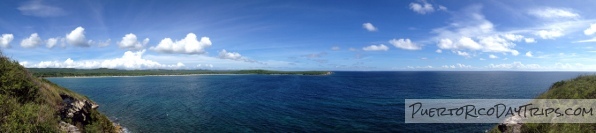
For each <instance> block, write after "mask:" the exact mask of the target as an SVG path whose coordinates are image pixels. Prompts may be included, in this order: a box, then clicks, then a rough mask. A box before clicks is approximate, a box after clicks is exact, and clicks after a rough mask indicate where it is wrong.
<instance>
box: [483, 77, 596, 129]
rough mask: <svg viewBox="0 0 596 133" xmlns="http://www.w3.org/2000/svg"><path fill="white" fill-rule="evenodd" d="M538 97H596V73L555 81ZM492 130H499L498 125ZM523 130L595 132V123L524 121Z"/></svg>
mask: <svg viewBox="0 0 596 133" xmlns="http://www.w3.org/2000/svg"><path fill="white" fill-rule="evenodd" d="M536 99H596V75H584V76H579V77H577V78H574V79H570V80H564V81H559V82H556V83H554V84H553V85H552V86H551V87H550V89H548V91H546V92H544V93H542V94H540V95H539V96H538V97H536ZM491 132H495V133H497V132H499V130H498V129H497V127H495V128H493V129H492V130H491ZM521 132H531V133H559V132H569V133H587V132H590V133H593V132H596V124H595V123H524V124H523V125H522V126H521Z"/></svg>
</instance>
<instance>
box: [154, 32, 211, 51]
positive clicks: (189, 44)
mask: <svg viewBox="0 0 596 133" xmlns="http://www.w3.org/2000/svg"><path fill="white" fill-rule="evenodd" d="M209 46H211V41H210V40H209V38H208V37H201V40H200V41H199V40H197V35H195V34H194V33H188V34H187V35H186V37H185V38H184V39H182V40H177V41H176V42H174V41H172V39H170V38H165V39H163V40H161V42H159V44H157V46H156V47H151V48H149V49H151V50H155V51H157V52H162V53H179V54H203V53H205V48H206V47H209Z"/></svg>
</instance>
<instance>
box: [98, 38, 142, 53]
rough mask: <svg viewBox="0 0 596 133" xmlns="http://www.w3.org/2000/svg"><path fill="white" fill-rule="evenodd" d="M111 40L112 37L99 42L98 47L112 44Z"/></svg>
mask: <svg viewBox="0 0 596 133" xmlns="http://www.w3.org/2000/svg"><path fill="white" fill-rule="evenodd" d="M110 42H112V39H108V40H106V41H103V42H98V43H97V46H98V47H106V46H108V45H110ZM137 50H140V49H137Z"/></svg>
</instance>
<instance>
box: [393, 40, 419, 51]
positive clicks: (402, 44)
mask: <svg viewBox="0 0 596 133" xmlns="http://www.w3.org/2000/svg"><path fill="white" fill-rule="evenodd" d="M389 43H390V44H392V45H393V46H395V47H396V48H401V49H405V50H420V49H421V47H420V46H418V45H416V44H415V43H412V41H410V39H407V38H406V39H399V40H396V39H393V40H389Z"/></svg>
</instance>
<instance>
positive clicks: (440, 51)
mask: <svg viewBox="0 0 596 133" xmlns="http://www.w3.org/2000/svg"><path fill="white" fill-rule="evenodd" d="M435 52H437V53H443V50H441V49H437V50H435Z"/></svg>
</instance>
